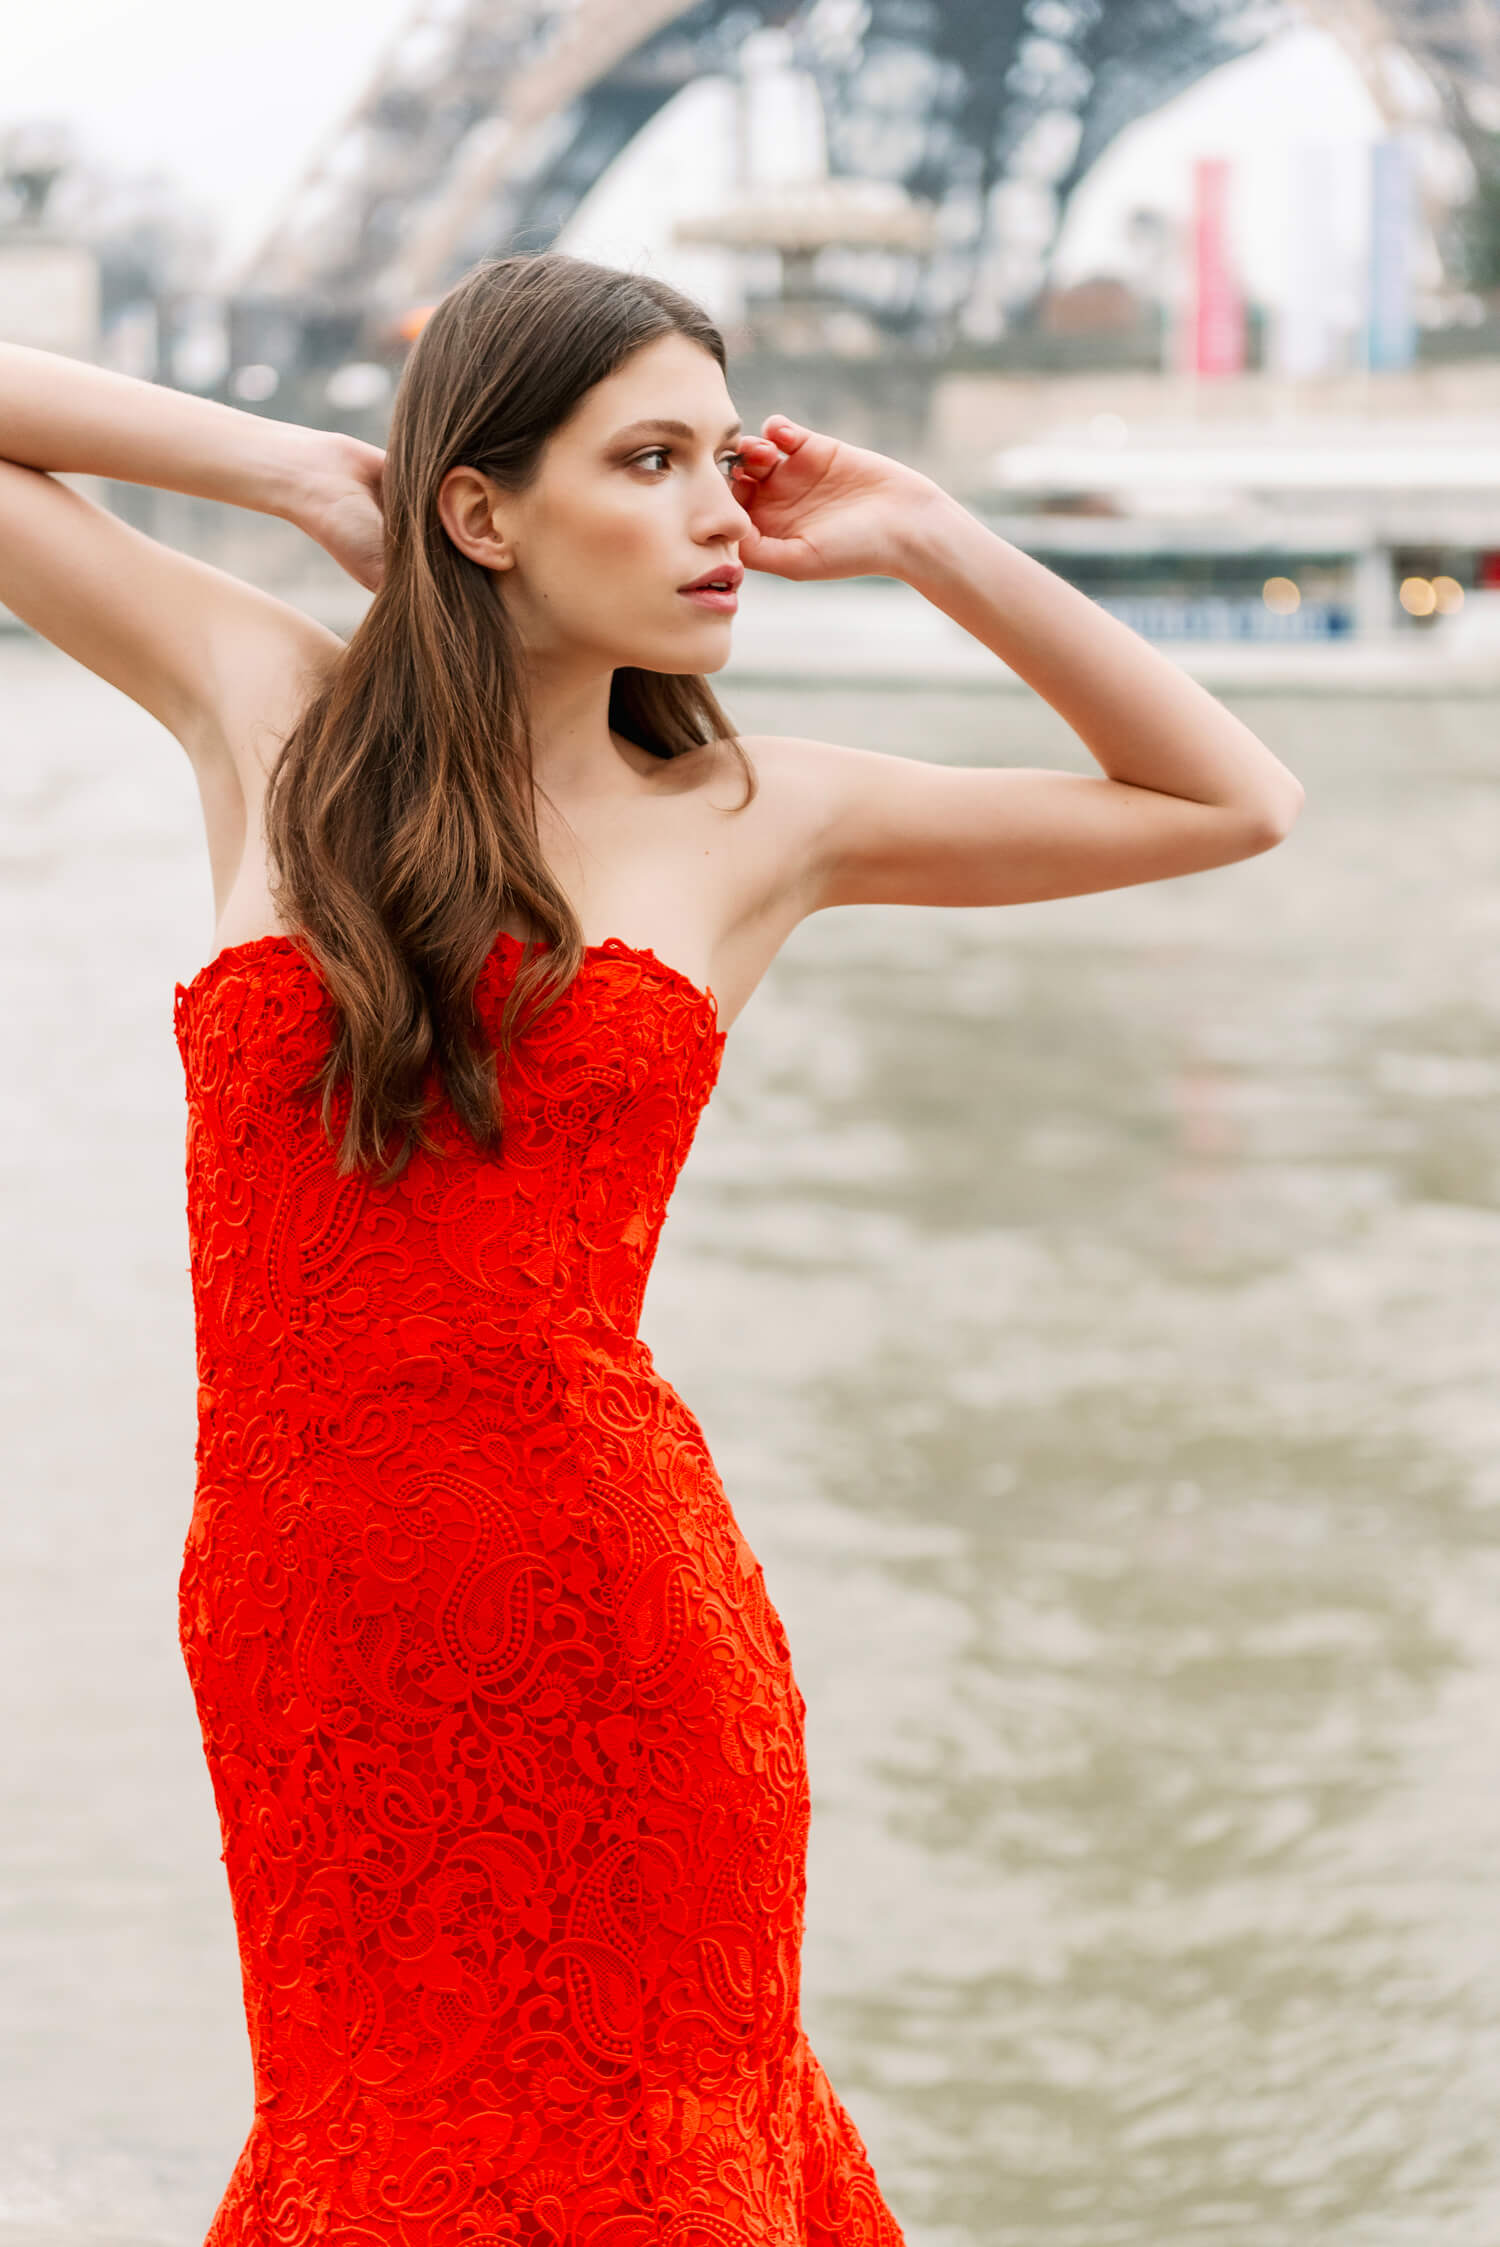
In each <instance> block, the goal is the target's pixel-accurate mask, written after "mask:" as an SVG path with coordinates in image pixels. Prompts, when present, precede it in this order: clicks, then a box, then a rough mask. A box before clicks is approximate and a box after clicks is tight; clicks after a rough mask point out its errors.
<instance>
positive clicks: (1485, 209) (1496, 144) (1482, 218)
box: [1452, 133, 1500, 296]
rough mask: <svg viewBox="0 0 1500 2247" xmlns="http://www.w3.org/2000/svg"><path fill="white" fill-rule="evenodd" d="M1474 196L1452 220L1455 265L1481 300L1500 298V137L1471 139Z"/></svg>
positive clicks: (1476, 135)
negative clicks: (1489, 297) (1481, 297)
mask: <svg viewBox="0 0 1500 2247" xmlns="http://www.w3.org/2000/svg"><path fill="white" fill-rule="evenodd" d="M1469 155H1470V157H1471V159H1472V160H1473V164H1474V170H1475V174H1476V179H1475V186H1474V192H1473V194H1472V195H1471V196H1470V197H1469V200H1468V201H1467V202H1466V203H1462V204H1460V205H1459V207H1458V209H1457V210H1456V211H1455V212H1454V214H1453V220H1452V263H1453V267H1454V270H1455V272H1456V273H1457V275H1458V277H1459V278H1460V280H1461V281H1462V282H1463V284H1464V286H1465V287H1466V288H1470V289H1472V290H1474V292H1475V294H1476V295H1478V296H1496V295H1500V133H1474V134H1471V135H1470V136H1469Z"/></svg>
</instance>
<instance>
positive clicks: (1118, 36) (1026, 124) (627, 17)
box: [238, 0, 1500, 337]
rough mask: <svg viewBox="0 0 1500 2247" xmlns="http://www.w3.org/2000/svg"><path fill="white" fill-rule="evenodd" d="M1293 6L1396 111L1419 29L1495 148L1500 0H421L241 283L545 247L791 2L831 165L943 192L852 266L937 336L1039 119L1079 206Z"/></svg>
mask: <svg viewBox="0 0 1500 2247" xmlns="http://www.w3.org/2000/svg"><path fill="white" fill-rule="evenodd" d="M1299 18H1300V19H1302V20H1310V21H1313V22H1316V23H1318V24H1319V25H1320V26H1321V27H1322V28H1324V29H1327V30H1329V31H1330V32H1331V33H1332V34H1333V35H1334V36H1336V37H1338V38H1339V39H1340V41H1341V43H1342V44H1343V45H1344V46H1345V47H1346V49H1347V50H1348V51H1349V52H1350V54H1351V55H1352V56H1353V57H1354V59H1355V60H1356V62H1357V63H1358V65H1359V67H1361V69H1362V70H1363V71H1364V73H1365V75H1366V79H1367V83H1369V84H1370V86H1371V90H1372V92H1374V93H1375V94H1376V98H1377V99H1378V100H1380V101H1381V103H1382V107H1383V108H1384V109H1385V111H1386V113H1387V114H1388V115H1390V114H1391V96H1390V92H1389V83H1388V79H1389V74H1388V73H1386V72H1385V71H1384V69H1383V64H1382V57H1381V52H1380V50H1381V49H1382V47H1384V46H1385V45H1388V44H1394V45H1399V46H1401V47H1403V48H1404V49H1405V50H1406V51H1407V52H1408V53H1409V54H1410V55H1412V56H1413V58H1414V59H1416V60H1417V61H1418V62H1419V63H1420V64H1421V65H1422V67H1423V68H1424V70H1425V71H1426V73H1427V74H1428V76H1429V77H1430V79H1431V81H1432V83H1433V85H1434V86H1435V87H1436V89H1437V92H1438V95H1439V99H1440V103H1441V105H1442V109H1443V113H1444V117H1445V119H1446V122H1447V124H1448V126H1449V128H1450V129H1451V130H1452V131H1453V132H1454V133H1456V134H1457V135H1458V137H1459V138H1460V139H1461V140H1462V141H1463V142H1464V144H1465V145H1466V146H1467V147H1469V149H1470V152H1471V154H1474V155H1476V160H1477V155H1478V154H1483V153H1487V150H1488V146H1489V143H1488V141H1487V138H1486V135H1485V134H1484V132H1483V131H1482V130H1481V128H1480V125H1479V124H1478V123H1477V122H1476V120H1475V118H1474V115H1473V110H1472V107H1471V102H1470V93H1471V90H1472V89H1473V87H1475V86H1476V85H1481V84H1484V83H1486V82H1487V83H1488V86H1489V87H1490V88H1491V89H1493V88H1495V87H1497V86H1500V0H420V4H419V5H418V6H416V7H415V8H414V11H413V13H412V15H411V17H410V18H408V20H407V22H406V24H405V25H404V26H403V28H402V30H401V31H400V32H399V33H398V35H397V37H396V38H395V39H394V40H392V41H391V43H390V44H389V46H388V47H387V49H386V52H385V54H384V55H383V56H382V58H381V61H380V63H379V65H378V67H377V69H376V71H375V73H374V75H373V76H372V79H371V81H370V84H369V85H368V86H367V88H366V89H365V92H364V93H363V95H362V96H361V97H360V99H359V101H357V102H356V103H355V105H354V107H353V108H352V109H351V111H350V112H349V113H348V115H347V116H346V117H345V118H343V119H342V120H341V121H340V122H339V124H338V125H337V126H336V127H335V129H334V131H333V132H332V133H331V134H330V136H329V138H328V140H327V141H326V142H325V144H324V146H323V148H322V149H321V150H320V151H319V152H318V155H317V156H316V157H315V159H314V161H313V163H312V165H311V166H310V167H309V169H308V171H307V173H306V174H305V175H304V177H303V179H302V180H301V181H300V182H299V183H298V186H297V188H296V190H295V191H294V192H293V194H292V196H291V198H290V199H289V202H288V204H287V206H286V207H285V209H284V210H283V212H282V214H281V216H280V218H279V220H278V222H277V224H276V225H275V226H274V227H273V229H272V231H271V233H270V236H269V238H268V239H267V241H266V242H265V244H264V245H263V247H262V248H261V250H260V251H259V252H258V253H257V254H256V256H255V257H254V258H253V259H252V260H251V261H250V263H249V265H248V266H247V268H246V269H245V271H244V272H243V274H242V275H241V277H240V280H239V284H238V285H239V288H240V290H241V291H242V292H245V293H267V294H279V295H283V296H286V295H291V296H297V295H312V294H316V295H317V296H318V297H319V298H320V299H321V300H322V301H323V303H324V304H325V305H326V306H329V307H331V308H334V309H337V308H340V307H342V308H345V309H347V310H350V311H354V310H357V309H364V310H373V311H374V312H375V313H376V314H377V316H379V315H381V314H384V315H387V316H389V315H391V314H393V313H396V312H399V311H400V310H403V309H405V308H406V307H407V306H409V305H411V304H413V303H415V302H419V301H424V300H428V299H430V298H431V296H432V295H434V294H436V293H438V292H439V291H440V290H441V289H442V288H443V287H445V286H446V285H447V284H448V282H449V281H450V280H451V279H453V278H454V277H456V274H457V273H458V272H460V271H462V270H463V269H464V268H465V266H466V265H467V264H469V263H470V262H472V261H473V259H474V258H476V257H479V256H484V255H493V254H495V253H496V252H497V251H498V250H501V249H503V248H505V247H508V246H510V245H511V244H512V243H514V242H521V243H525V244H527V245H529V246H533V247H542V246H545V244H546V243H547V242H548V241H550V240H551V239H553V238H554V237H555V235H556V232H557V231H558V229H559V227H560V226H561V225H562V224H563V223H564V222H565V220H566V218H567V217H568V215H569V214H570V212H571V211H572V210H573V209H575V208H576V207H577V204H578V202H579V201H580V200H581V199H582V197H583V195H585V194H586V193H587V192H588V190H589V189H590V188H591V187H592V186H593V185H594V183H595V182H596V181H597V180H598V179H599V178H600V177H601V176H602V174H603V172H604V171H605V169H606V168H607V167H608V165H609V163H610V162H612V161H613V159H614V157H615V156H617V155H618V154H619V153H620V152H621V150H622V149H623V148H624V147H626V146H627V145H628V144H629V142H630V141H631V140H632V139H633V138H634V136H635V134H636V133H637V132H639V131H640V130H641V129H642V127H643V126H644V125H645V124H646V123H648V122H649V121H650V119H651V117H652V116H654V115H655V114H656V113H657V111H658V110H659V109H660V108H661V107H662V106H663V104H664V103H665V102H666V101H667V100H669V99H670V98H671V96H672V95H673V94H674V93H675V92H677V91H678V90H679V89H680V88H681V87H682V86H683V85H685V84H686V83H688V82H689V80H690V79H691V78H692V77H694V76H696V75H698V74H699V73H700V72H701V71H703V70H704V69H709V68H716V67H719V68H722V67H726V66H728V65H729V64H730V62H731V61H732V55H733V50H734V49H735V48H736V47H737V46H738V43H739V41H740V39H742V38H743V36H744V34H745V32H746V31H748V30H749V29H751V28H753V27H754V26H755V25H757V24H760V23H765V22H773V21H774V22H785V23H789V24H790V25H792V27H793V28H794V31H795V33H796V35H797V40H798V45H799V49H800V51H801V52H802V56H803V59H804V60H805V62H806V63H807V65H808V67H810V68H811V69H812V70H813V71H814V73H815V75H816V76H817V78H818V81H819V84H820V87H821V89H822V93H823V97H824V105H825V110H826V112H827V115H828V121H829V145H830V160H831V162H832V164H833V167H834V169H835V170H836V171H839V172H844V173H851V174H865V175H874V176H878V177H885V178H888V179H893V180H898V181H900V182H901V184H903V185H904V186H905V187H906V188H907V189H908V191H909V192H911V193H913V194H914V195H917V196H919V197H923V198H925V199H928V200H931V201H933V202H935V203H938V204H940V205H943V206H945V212H944V217H945V224H944V229H943V232H944V236H945V240H946V244H947V246H946V248H945V250H944V251H943V252H942V253H941V254H940V255H938V256H936V257H934V258H931V259H929V260H927V261H925V262H919V261H917V260H915V259H911V258H907V259H905V260H901V259H892V260H888V261H886V263H885V265H884V266H883V267H882V266H881V265H880V263H879V261H869V260H867V261H865V263H864V264H862V265H861V266H860V267H859V268H858V269H857V270H856V269H855V268H854V267H852V266H851V267H850V268H849V273H850V280H851V286H852V287H854V288H855V289H857V290H858V291H859V292H860V293H861V294H863V295H864V296H865V298H866V300H867V302H868V303H869V307H870V309H871V310H872V311H873V312H874V313H875V314H876V316H877V317H878V318H882V319H883V320H884V321H885V322H886V324H887V325H889V326H891V327H893V328H896V329H907V330H911V329H917V328H920V329H922V330H924V331H926V332H927V333H929V335H932V336H935V337H940V336H941V334H942V332H943V331H944V330H945V328H946V327H947V326H948V325H949V323H950V321H951V319H952V317H953V316H954V314H955V313H956V311H957V308H958V307H959V306H960V305H961V304H962V302H963V301H964V299H965V296H966V293H967V291H968V290H969V288H970V287H971V284H972V280H973V276H974V273H975V271H976V268H977V266H978V264H979V262H980V260H981V259H982V258H983V256H984V255H985V252H986V249H987V247H988V246H989V239H988V237H989V228H990V197H991V194H992V191H993V190H994V188H995V187H996V186H997V185H998V184H999V183H1000V182H1001V181H1002V180H1004V179H1005V178H1006V177H1007V176H1009V174H1010V173H1011V171H1012V168H1013V166H1014V165H1015V164H1016V162H1017V159H1018V155H1019V154H1020V152H1021V151H1022V150H1023V147H1024V144H1025V143H1026V141H1027V138H1028V136H1029V135H1030V134H1031V133H1032V131H1033V128H1034V127H1036V126H1037V125H1038V123H1039V121H1040V120H1041V119H1042V118H1044V117H1045V116H1046V115H1047V114H1048V113H1049V112H1050V113H1052V114H1054V115H1061V116H1063V117H1064V118H1067V119H1070V120H1071V121H1072V124H1073V126H1074V127H1075V129H1076V139H1075V142H1074V146H1073V151H1072V154H1071V156H1070V157H1069V159H1068V161H1067V162H1066V164H1065V165H1064V166H1063V167H1062V169H1061V170H1060V172H1058V174H1057V175H1056V176H1055V177H1054V178H1053V180H1052V181H1051V183H1050V184H1051V188H1052V192H1053V195H1054V198H1055V211H1056V228H1057V229H1060V226H1061V221H1062V218H1063V216H1064V214H1065V212H1066V208H1067V204H1068V201H1069V198H1070V197H1071V195H1072V193H1073V192H1074V191H1075V190H1076V188H1077V186H1078V185H1079V183H1080V182H1081V181H1082V180H1083V178H1085V177H1086V176H1087V174H1088V173H1089V171H1090V170H1091V169H1092V168H1093V166H1094V164H1095V163H1097V161H1098V159H1099V157H1100V155H1101V154H1102V153H1103V151H1104V150H1105V149H1106V148H1107V147H1108V146H1109V145H1110V143H1111V142H1112V141H1113V140H1114V139H1115V138H1116V137H1117V136H1118V135H1119V134H1120V133H1121V132H1122V131H1123V130H1124V129H1125V128H1126V127H1127V126H1128V125H1130V124H1132V123H1134V122H1136V121H1137V120H1138V119H1139V118H1141V117H1143V116H1145V115H1147V114H1149V113H1150V112H1151V111H1152V110H1154V109H1156V108H1158V107H1160V106H1161V104H1162V103H1163V102H1165V101H1167V100H1169V99H1171V98H1172V97H1173V96H1174V95H1175V94H1177V93H1179V92H1181V91H1182V90H1184V88H1186V87H1187V86H1190V85H1192V84H1194V83H1195V82H1196V81H1197V80H1198V79H1199V78H1201V77H1202V76H1204V75H1205V74H1206V73H1207V72H1208V71H1210V70H1212V69H1214V68H1216V67H1217V66H1218V65H1219V64H1220V63H1222V62H1225V61H1228V60H1231V59H1233V58H1235V57H1236V56H1238V55H1241V54H1244V53H1247V52H1249V51H1250V50H1251V49H1252V48H1254V47H1255V46H1258V45H1259V44H1261V43H1262V42H1263V41H1264V40H1265V39H1266V38H1267V37H1268V36H1270V35H1271V34H1272V33H1273V32H1274V31H1277V30H1279V29H1281V28H1284V27H1285V26H1287V25H1288V24H1290V23H1292V22H1295V21H1297V20H1298V19H1299ZM1393 121H1399V119H1393ZM872 274H873V276H874V277H873V279H872V278H871V275H872Z"/></svg>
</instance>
